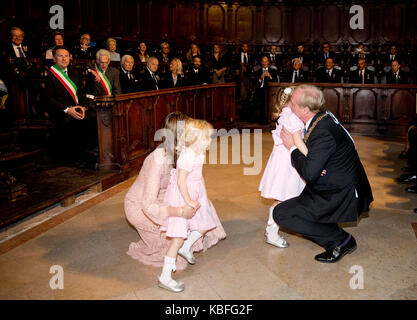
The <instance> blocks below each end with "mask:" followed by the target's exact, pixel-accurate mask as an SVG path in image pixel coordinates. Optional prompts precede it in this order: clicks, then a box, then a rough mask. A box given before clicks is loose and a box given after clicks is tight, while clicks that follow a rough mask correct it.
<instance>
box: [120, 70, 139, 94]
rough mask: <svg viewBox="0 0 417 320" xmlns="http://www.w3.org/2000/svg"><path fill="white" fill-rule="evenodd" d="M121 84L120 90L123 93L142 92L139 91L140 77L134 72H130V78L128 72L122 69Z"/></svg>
mask: <svg viewBox="0 0 417 320" xmlns="http://www.w3.org/2000/svg"><path fill="white" fill-rule="evenodd" d="M132 71H133V70H132ZM119 82H120V88H121V90H122V93H131V92H138V91H140V90H139V89H140V88H139V76H138V75H137V74H136V73H134V72H130V77H128V74H127V72H125V71H123V69H122V68H120V71H119Z"/></svg>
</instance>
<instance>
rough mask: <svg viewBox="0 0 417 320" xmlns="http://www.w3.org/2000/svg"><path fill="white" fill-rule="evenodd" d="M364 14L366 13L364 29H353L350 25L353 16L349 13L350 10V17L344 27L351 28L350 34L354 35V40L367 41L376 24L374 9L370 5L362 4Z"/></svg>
mask: <svg viewBox="0 0 417 320" xmlns="http://www.w3.org/2000/svg"><path fill="white" fill-rule="evenodd" d="M362 8H363V14H364V28H363V29H355V30H352V29H351V28H350V27H349V21H350V18H351V17H353V15H352V14H349V11H348V19H347V21H346V25H345V26H344V29H347V30H349V32H350V35H351V37H352V39H351V41H352V42H367V41H368V40H369V39H370V37H371V30H372V28H373V27H376V26H375V14H374V11H373V10H371V8H370V7H367V6H364V5H362Z"/></svg>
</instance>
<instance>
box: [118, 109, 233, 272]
mask: <svg viewBox="0 0 417 320" xmlns="http://www.w3.org/2000/svg"><path fill="white" fill-rule="evenodd" d="M187 118H188V117H187V116H186V115H184V114H182V113H179V112H173V113H170V114H169V115H168V116H167V117H166V118H165V128H166V129H168V130H171V132H173V134H174V137H178V136H181V132H177V131H180V130H182V128H184V127H185V126H184V125H178V127H177V122H179V121H185V120H186V119H187ZM174 141H176V139H174ZM175 147H176V146H174V148H175ZM170 149H172V148H170ZM172 150H175V149H172ZM172 157H173V155H172V154H171V152H170V151H169V150H165V148H162V147H158V148H156V149H155V150H154V151H153V152H152V153H150V154H149V155H148V156H147V157H146V159H145V161H144V163H143V165H142V168H141V170H140V172H139V175H138V177H137V178H136V180H135V182H134V183H133V185H132V186H131V187H130V189H129V191H128V192H127V194H126V197H125V201H124V207H125V214H126V218H127V220H128V221H129V223H130V224H131V225H132V226H134V227H135V229H136V230H137V231H138V233H139V236H140V238H141V239H140V240H139V241H138V242H136V243H135V242H132V243H131V244H130V246H129V250H128V251H127V254H128V255H130V256H131V257H132V258H134V259H136V260H139V261H140V262H142V263H143V264H147V265H152V266H155V267H162V266H163V264H164V257H165V255H166V251H167V250H168V247H169V244H170V243H169V240H167V238H166V235H165V232H163V231H162V230H161V229H160V227H161V226H163V225H164V224H165V222H166V219H167V218H168V217H183V218H186V219H190V218H192V217H193V216H194V214H195V211H196V210H195V209H193V208H192V207H190V206H189V205H185V206H182V207H172V206H167V205H165V204H164V203H163V200H164V196H165V192H166V189H167V187H168V184H169V180H170V172H171V169H172V163H173V158H172ZM212 208H213V212H212V214H213V218H214V221H215V224H216V227H215V228H214V229H212V230H210V231H209V232H207V233H206V234H204V236H203V237H201V238H200V239H198V241H196V242H195V243H194V244H193V245H192V247H191V250H190V252H191V253H192V252H198V251H206V250H207V249H208V248H210V247H211V246H213V245H215V244H216V243H217V242H218V241H219V240H221V239H224V238H225V237H226V233H225V232H224V229H223V227H222V225H221V223H220V220H219V218H218V216H217V213H216V211H215V209H214V206H212ZM187 265H188V263H187V261H186V260H185V259H184V258H183V257H182V256H178V258H177V262H176V269H177V270H184V269H185V268H186V267H187Z"/></svg>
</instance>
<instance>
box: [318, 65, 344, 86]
mask: <svg viewBox="0 0 417 320" xmlns="http://www.w3.org/2000/svg"><path fill="white" fill-rule="evenodd" d="M316 82H320V83H326V82H330V83H341V82H342V71H340V70H339V69H336V68H333V70H332V73H331V75H330V77H329V75H328V74H327V69H326V68H325V67H322V68H320V69H318V70H317V72H316Z"/></svg>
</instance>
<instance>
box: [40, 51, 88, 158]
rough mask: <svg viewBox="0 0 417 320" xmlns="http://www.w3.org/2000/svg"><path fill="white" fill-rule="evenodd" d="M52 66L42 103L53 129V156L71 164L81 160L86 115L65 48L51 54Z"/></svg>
mask: <svg viewBox="0 0 417 320" xmlns="http://www.w3.org/2000/svg"><path fill="white" fill-rule="evenodd" d="M53 55H54V62H55V65H53V66H52V67H51V68H50V69H49V72H48V77H47V79H46V83H45V101H46V103H47V106H48V108H47V110H48V114H49V118H50V120H51V121H52V123H53V125H54V132H53V133H54V134H53V136H52V146H51V147H52V148H53V154H54V155H57V156H59V158H58V159H56V160H58V161H60V162H64V163H65V164H73V163H74V162H75V161H77V160H80V158H79V157H80V153H81V152H82V148H83V147H84V141H85V137H84V133H83V131H84V125H85V118H86V114H87V113H88V111H87V110H86V108H85V106H84V103H85V99H83V94H82V87H81V79H80V75H79V73H78V71H77V70H76V69H74V68H71V67H68V66H69V63H70V52H69V51H68V49H66V48H65V47H56V48H55V49H54V50H53Z"/></svg>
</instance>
